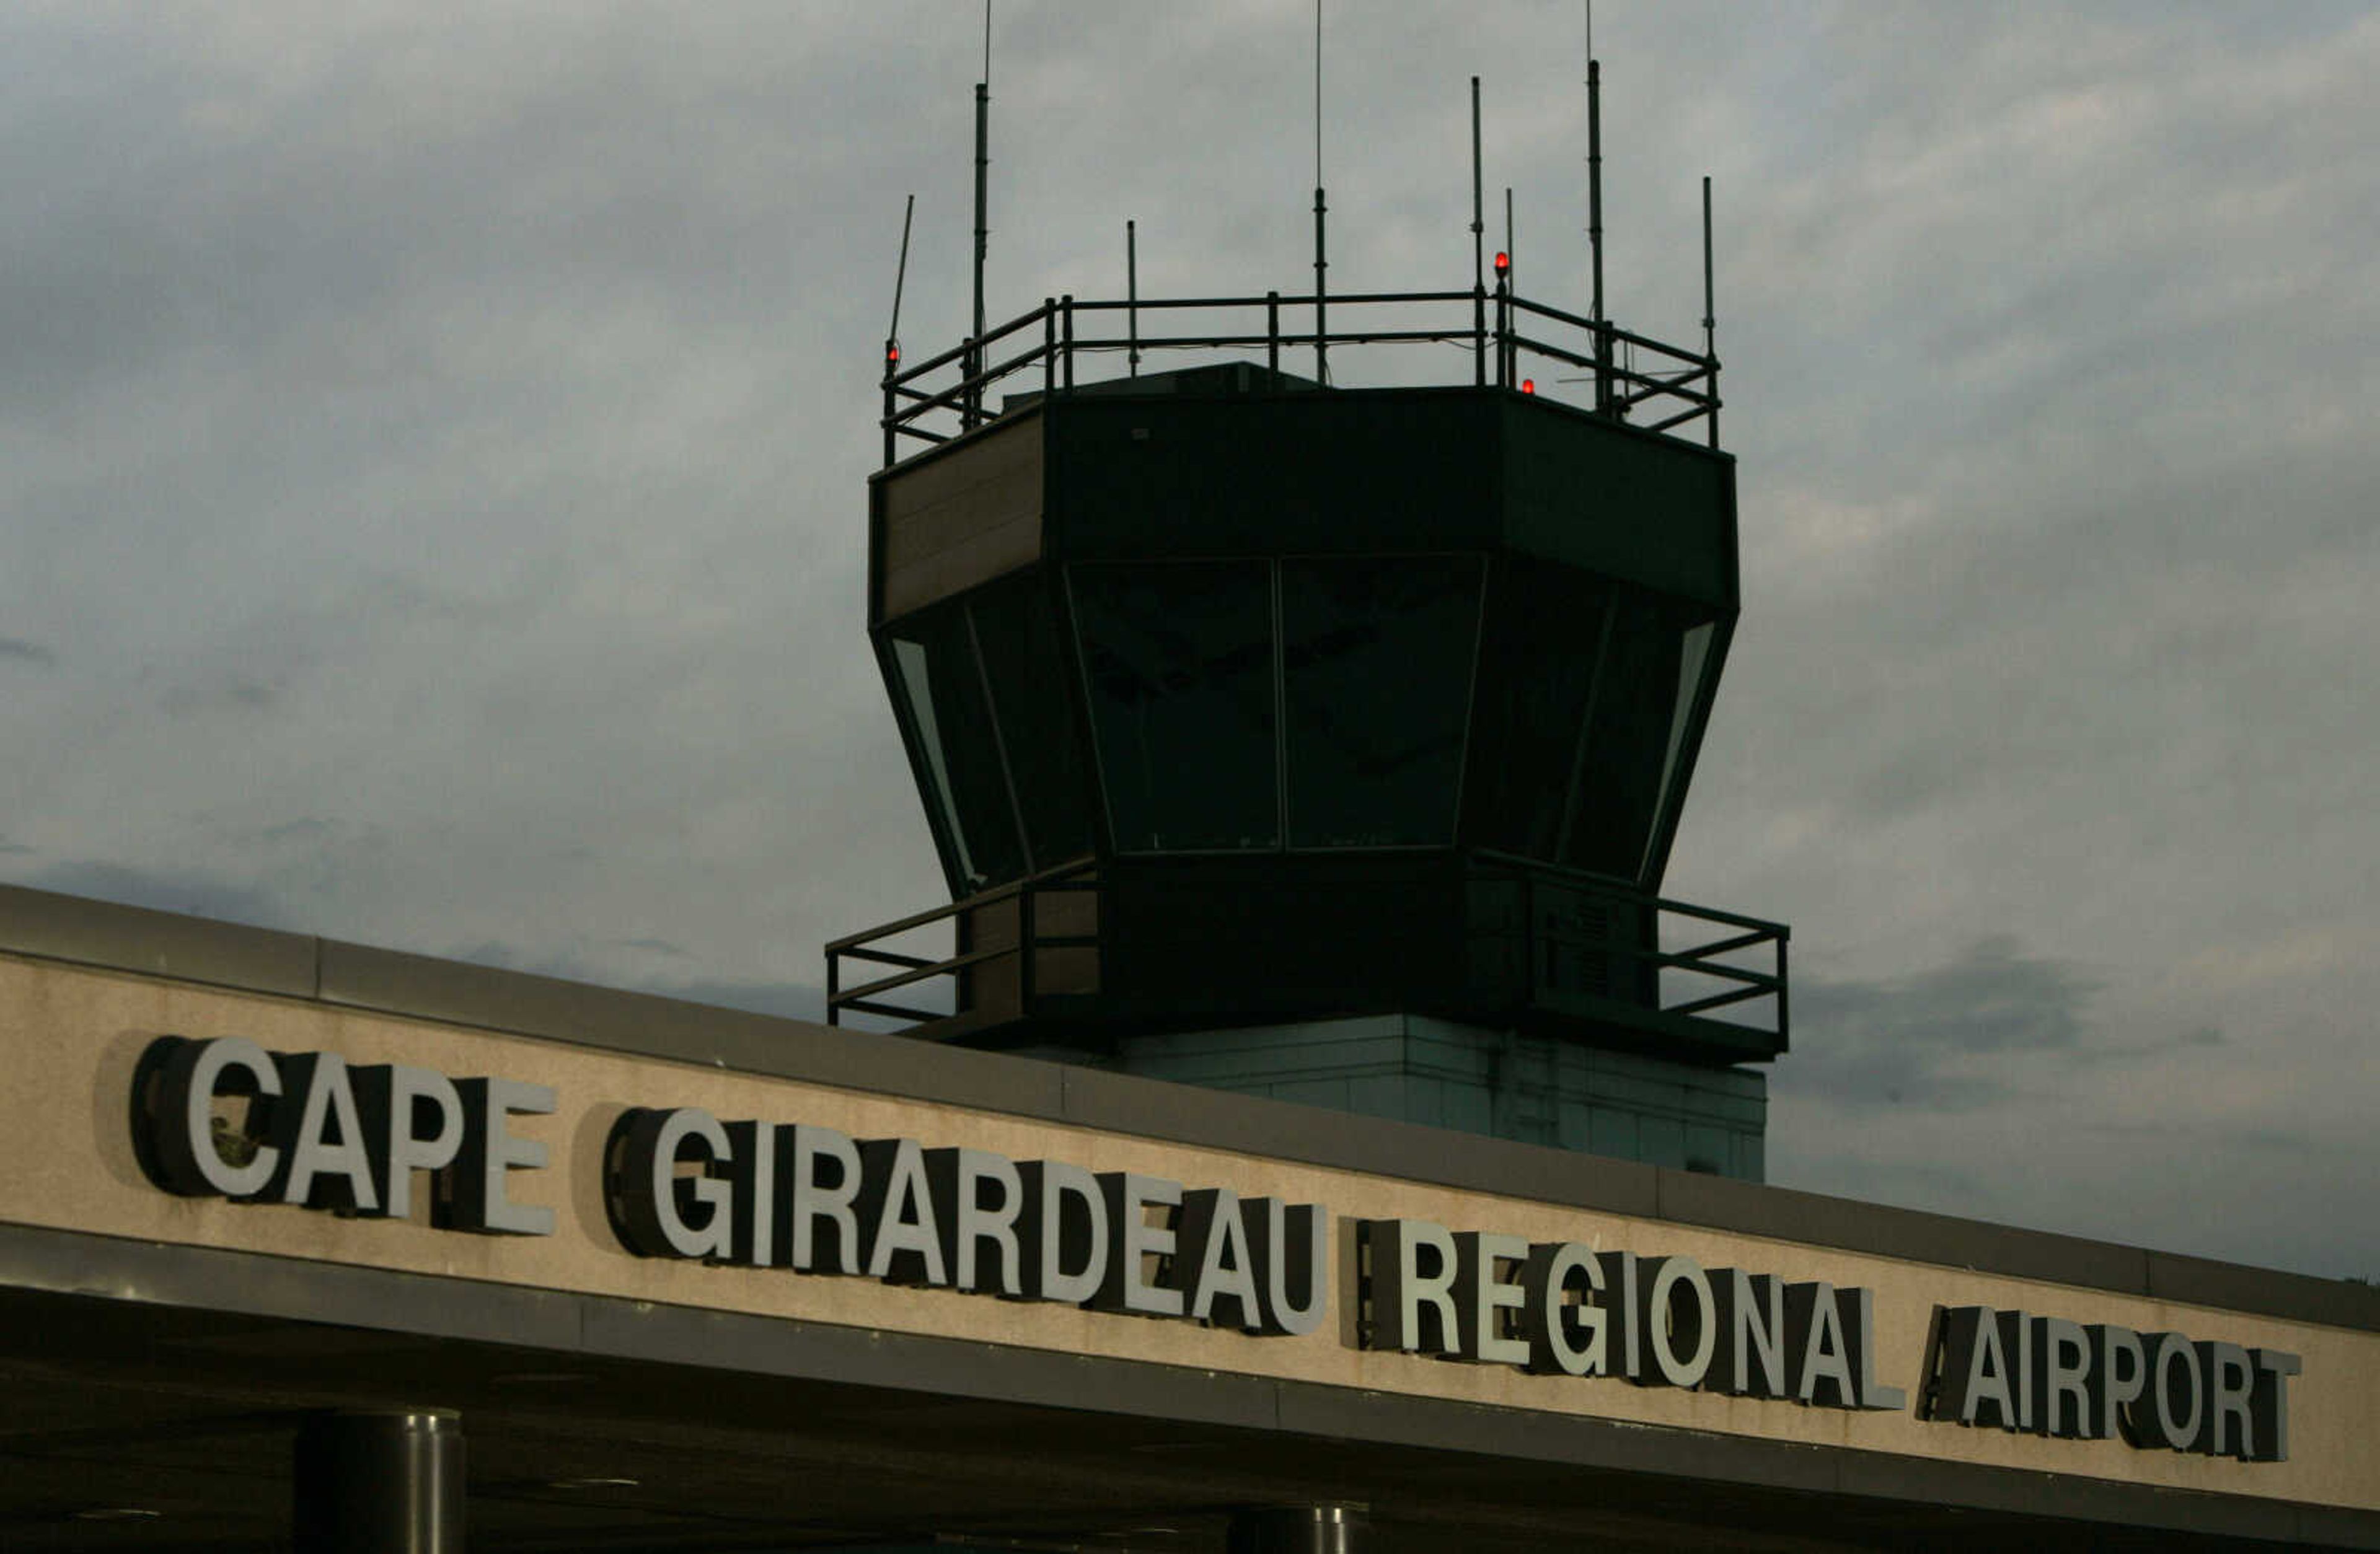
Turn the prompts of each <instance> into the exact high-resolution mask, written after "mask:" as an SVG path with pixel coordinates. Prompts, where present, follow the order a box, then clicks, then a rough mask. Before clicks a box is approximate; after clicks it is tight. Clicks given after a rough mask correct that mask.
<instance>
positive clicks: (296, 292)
mask: <svg viewBox="0 0 2380 1554" xmlns="http://www.w3.org/2000/svg"><path fill="white" fill-rule="evenodd" d="M1328 16H1329V28H1328V42H1327V45H1326V71H1325V93H1326V111H1325V118H1326V127H1325V135H1324V140H1325V146H1324V156H1325V164H1326V176H1327V178H1328V181H1329V184H1330V190H1331V196H1330V201H1331V209H1332V215H1331V222H1332V226H1331V242H1332V260H1333V268H1332V271H1331V279H1332V283H1333V285H1334V286H1336V287H1340V288H1342V289H1370V288H1380V289H1386V288H1400V289H1402V288H1406V287H1413V286H1440V285H1466V284H1467V283H1468V276H1469V236H1468V233H1467V231H1466V225H1467V223H1468V220H1469V189H1468V165H1467V164H1468V151H1467V145H1466V143H1465V142H1466V131H1467V117H1468V106H1467V86H1466V79H1467V78H1468V77H1469V76H1470V75H1472V74H1474V73H1476V74H1479V75H1481V76H1483V77H1484V78H1485V79H1486V95H1487V103H1488V105H1487V115H1486V116H1487V136H1486V140H1487V163H1488V181H1489V183H1490V185H1491V187H1492V188H1494V189H1496V190H1500V189H1501V188H1503V187H1504V186H1507V185H1509V186H1511V187H1512V188H1513V189H1514V190H1515V203H1516V207H1517V212H1518V221H1517V225H1518V228H1519V234H1518V242H1517V243H1516V245H1515V248H1516V253H1517V254H1518V256H1519V261H1520V270H1521V273H1522V276H1523V280H1524V290H1526V291H1528V292H1529V293H1531V294H1533V295H1536V296H1540V297H1547V298H1548V299H1551V300H1555V301H1558V302H1566V303H1568V304H1570V305H1572V306H1574V307H1583V306H1584V302H1585V241H1584V237H1583V236H1582V235H1581V232H1580V228H1581V227H1582V226H1583V225H1584V221H1585V210H1584V205H1585V194H1584V177H1583V167H1582V159H1583V154H1584V150H1585V101H1584V92H1583V91H1582V89H1581V86H1580V77H1581V74H1582V67H1581V62H1580V53H1581V37H1580V30H1581V29H1580V17H1579V7H1578V6H1575V5H1570V4H1542V5H1521V4H1510V3H1501V0H1468V3H1464V4H1447V5H1423V4H1419V3H1411V4H1389V3H1380V0H1366V3H1365V4H1362V5H1360V6H1358V5H1357V4H1354V0H1329V11H1328ZM979 20H980V17H979V12H978V11H977V9H976V8H975V7H974V6H972V5H970V4H968V3H966V0H868V3H865V4H862V3H858V0H854V3H851V4H844V5H828V4H793V3H787V0H772V3H771V4H766V5H748V6H745V5H733V4H725V3H719V0H712V3H709V4H705V5H701V6H661V5H652V6H624V5H616V4H612V3H610V0H568V3H566V4H550V5H526V4H524V5H517V6H505V7H496V6H472V7H465V8H460V9H454V10H449V9H445V8H443V7H441V6H436V5H429V4H424V3H422V0H399V3H388V4H381V3H377V0H374V3H364V0H355V3H349V4H342V5H337V6H320V5H316V4H313V3H311V0H307V3H297V0H287V3H277V0H276V3H271V4H267V3H259V0H243V3H240V4H236V5H235V4H226V5H223V6H197V5H189V6H175V7H170V8H165V7H156V6H149V5H146V4H127V5H122V6H109V5H103V4H99V3H95V0H67V3H60V4H55V5H52V4H38V3H32V0H16V3H14V4H11V5H8V6H6V8H5V10H0V170H5V171H4V172H0V176H4V177H5V184H0V187H5V188H6V200H5V203H0V878H5V879H6V880H13V881H16V882H20V883H26V884H32V885H39V886H42V887H46V888H49V889H55V890H64V891H70V892H80V893H84V894H90V895H95V896H103V897H107V898H111V899H116V900H122V901H130V902H137V903H140V904H149V905H156V906H164V907H170V908H175V909H179V910H187V911H195V912H200V913H206V914H210V915H213V916H218V917H229V918H235V919H239V920H242V921H249V922H257V923H264V924H270V925H273V926H277V927H285V928H292V929H303V930H306V931H311V932H319V933H324V934H329V935H334V936H337V937H341V938H347V939H353V940H359V941H367V942H373V943H380V944H387V945H394V946H398V947H402V948H406V949H410V950H417V951H422V952H426V953H433V954H441V955H451V956H466V957H471V958H475V959H480V960H489V961H494V962H498V963H501V964H506V965H516V966H522V967H528V968H533V969H539V970H546V971H553V972H558V973H561V974H564V975H570V976H577V977H586V978H589V979H592V980H597V981H602V982H607V983H613V984H619V985H625V986H635V987H644V988H653V989H662V990H665V991H674V992H680V993H684V994H686V995H688V996H694V997H700V998H708V999H712V1000H715V1001H722V1002H739V1003H745V1004H749V1005H752V1006H755V1007H761V1008H766V1009H771V1010H776V1011H779V1012H785V1013H815V1011H816V1008H817V998H818V995H817V993H816V990H815V989H816V987H817V984H818V983H819V982H820V978H821V968H820V953H819V946H820V943H821V941H824V940H826V939H828V938H830V937H832V936H834V935H837V934H839V933H842V932H845V931H848V930H851V929H858V928H862V927H866V926H868V925H870V924H873V923H877V922H880V921H884V920H887V919H890V918H892V917H899V916H903V915H905V914H907V913H909V912H911V911H915V910H917V909H919V908H921V907H924V906H927V905H930V904H934V903H936V902H937V901H939V900H941V899H943V895H942V891H943V887H942V883H941V877H940V874H939V871H938V870H937V868H936V867H935V865H934V862H933V859H932V856H931V851H930V846H929V841H928V836H927V832H926V828H925V825H924V823H923V819H922V816H921V811H920V809H919V807H918V802H917V797H916V795H915V792H914V790H913V789H912V788H911V786H910V783H909V782H908V779H907V776H906V774H905V767H904V765H903V762H902V759H901V756H900V751H899V746H898V743H897V738H896V735H895V732H894V729H893V724H892V717H891V714H890V712H889V710H887V708H886V706H885V703H884V700H883V694H882V691H881V688H880V684H879V682H878V681H877V678H876V675H875V671H874V669H873V666H872V664H871V662H870V660H869V658H868V652H867V649H866V641H865V637H864V630H863V627H864V616H865V597H864V566H865V546H864V532H865V521H864V520H865V512H866V505H865V479H866V476H867V474H868V470H869V468H870V467H872V464H873V462H874V458H875V455H876V453H877V449H878V438H877V435H876V432H875V429H874V424H873V420H874V417H875V415H876V411H877V403H876V396H875V393H874V389H873V382H874V378H875V373H876V367H877V357H878V350H879V346H880V340H881V338H882V335H883V334H884V331H885V327H886V314H887V310H888V309H889V306H890V303H891V297H892V261H893V257H894V252H895V249H896V247H897V244H898V240H899V233H900V219H901V204H902V196H903V195H904V194H905V193H907V192H909V191H912V190H914V191H915V192H916V193H917V235H916V238H915V245H914V250H913V254H912V259H911V273H910V278H909V285H908V296H907V299H906V302H905V311H904V316H903V322H902V334H903V335H904V336H905V338H906V339H907V341H908V342H909V343H910V349H911V352H912V355H913V358H914V357H916V356H917V355H918V354H919V353H922V352H925V351H930V350H937V349H940V348H941V346H945V345H948V344H951V343H954V342H955V340H956V339H957V337H958V335H959V334H960V333H961V331H962V329H963V327H964V322H965V307H966V269H965V266H966V246H967V228H968V225H969V221H968V209H967V200H968V179H969V176H970V171H969V166H968V155H969V152H968V137H969V133H970V115H971V112H972V109H971V103H970V91H971V83H972V82H973V81H974V79H976V75H977V69H978V67H979V62H980V56H979V52H978V51H979V49H980V46H981V39H980V34H979V31H978V26H979ZM1311 29H1312V11H1311V8H1310V6H1305V5H1303V4H1300V3H1297V0H1289V3H1276V0H1215V3H1211V4H1208V3H1196V0H1178V3H1169V4H1162V5H1160V4H1157V3H1155V0H1147V3H1131V4H1091V3H1088V0H1082V3H1077V4H1071V5H1068V4H1052V3H1044V4H1038V5H1032V4H1026V3H1023V0H1000V5H999V10H998V16H997V19H996V27H995V34H994V44H993V61H992V88H993V94H994V99H995V105H994V130H993V140H994V146H993V154H994V162H993V166H992V176H991V189H992V204H993V213H992V225H993V236H992V240H991V262H990V292H991V299H992V300H991V311H992V312H993V314H994V315H995V316H996V317H997V316H1006V315H1007V314H1010V313H1014V312H1017V311H1021V310H1024V309H1026V308H1027V307H1029V306H1031V305H1032V304H1033V303H1035V302H1037V301H1038V299H1039V298H1040V297H1043V296H1045V295H1050V294H1055V293H1060V292H1067V291H1072V292H1076V293H1081V294H1086V295H1090V294H1106V295H1115V294H1117V293H1120V292H1121V290H1122V285H1123V223H1124V221H1125V219H1126V218H1128V217H1130V218H1135V219H1137V221H1138V222H1139V230H1140V239H1141V282H1142V286H1143V289H1144V291H1145V292H1147V293H1164V292H1172V293H1174V294H1177V295H1178V294H1183V293H1187V292H1193V291H1196V292H1201V293H1207V294H1213V293H1216V292H1243V293H1246V292H1259V291H1262V290H1264V289H1266V288H1268V287H1279V288H1281V289H1283V290H1288V291H1294V290H1297V289H1300V288H1301V287H1303V286H1305V285H1306V284H1307V283H1308V277H1309V275H1310V272H1308V271H1307V270H1306V269H1305V266H1306V264H1307V262H1308V260H1309V249H1308V247H1307V245H1308V244H1309V242H1310V233H1311V226H1310V224H1311V220H1312V217H1311V214H1310V205H1311V198H1312V196H1311V189H1312V180H1313V169H1312V157H1313V141H1312V134H1313V126H1312V117H1311V114H1312V97H1311V94H1312V91H1313V78H1312V69H1313V57H1312V53H1311V50H1312V31H1311ZM1597 33H1598V36H1597V44H1598V52H1599V53H1600V54H1601V55H1602V56H1603V58H1604V61H1605V69H1606V79H1607V91H1606V148H1607V152H1608V159H1607V164H1606V174H1607V178H1606V187H1607V195H1608V209H1609V228H1610V235H1609V248H1608V251H1609V275H1610V293H1611V298H1612V308H1613V311H1614V314H1615V316H1616V317H1618V318H1619V320H1620V321H1621V322H1622V323H1623V324H1626V325H1628V326H1630V327H1633V328H1637V329H1640V330H1643V331H1645V332H1646V333H1650V334H1656V335H1660V336H1664V337H1668V338H1672V339H1677V340H1680V341H1683V342H1692V341H1694V339H1696V338H1697V336H1698V319H1699V314H1700V297H1699V289H1700V287H1699V282H1700V275H1699V267H1698V265H1697V263H1696V262H1695V261H1696V260H1697V258H1698V257H1699V256H1698V253H1697V251H1696V237H1695V220H1696V214H1695V201H1696V180H1697V179H1698V178H1699V176H1701V175H1702V174H1704V173H1706V172H1707V173H1710V174H1712V175H1713V176H1715V178H1716V180H1717V188H1718V312H1719V318H1720V333H1719V346H1720V353H1721V355H1722V356H1723V357H1724V358H1725V360H1726V362H1727V373H1726V389H1727V395H1728V401H1729V409H1728V415H1727V423H1726V431H1727V433H1728V443H1729V445H1730V448H1731V449H1732V451H1733V452H1734V453H1735V454H1736V455H1738V456H1739V457H1740V459H1741V461H1742V463H1741V468H1740V486H1741V500H1742V515H1743V573H1744V594H1745V601H1746V604H1745V612H1744V616H1743V622H1742V624H1741V626H1740V628H1739V631H1738V635H1737V637H1736V648H1735V652H1734V656H1733V659H1732V661H1731V662H1730V665H1729V668H1728V674H1727V678H1726V680H1725V682H1724V683H1723V684H1722V686H1721V687H1720V693H1719V702H1718V710H1717V713H1716V716H1715V718H1714V721H1713V723H1712V726H1711V731H1710V737H1709V741H1708V744H1707V745H1706V749H1705V752H1704V756H1703V759H1702V764H1701V768H1700V771H1699V773H1698V776H1697V783H1696V787H1695V791H1694V796H1693V798H1692V799H1691V800H1690V802H1689V804H1688V806H1687V810H1686V816H1685V823H1684V827H1683V830H1682V834H1681V838H1680V841H1679V844H1678V849H1677V853H1676V856H1675V861H1674V864H1673V867H1672V869H1671V873H1670V893H1671V894H1674V895H1678V896H1682V897H1684V898H1685V899H1688V900H1694V901H1703V902H1708V903H1710V904H1715V905H1723V906H1727V907H1731V908H1734V909H1737V910H1742V911H1748V912H1753V913H1755V914H1759V915H1761V916H1765V917H1774V918H1779V919H1782V920H1785V921H1788V922H1790V923H1791V924H1792V925H1793V933H1794V940H1793V946H1794V974H1795V984H1794V986H1795V995H1794V1032H1793V1034H1794V1050H1793V1051H1792V1052H1791V1054H1790V1055H1789V1056H1788V1057H1787V1058H1785V1059H1784V1060H1783V1061H1782V1062H1780V1063H1779V1065H1778V1067H1777V1069H1776V1071H1775V1075H1774V1079H1773V1104H1772V1110H1771V1122H1770V1142H1769V1156H1768V1158H1769V1163H1770V1176H1771V1179H1772V1180H1775V1181H1778V1182H1781V1183H1785V1184H1791V1185H1796V1186H1803V1187H1809V1188H1815V1189H1818V1190H1822V1191H1828V1192H1836V1193H1843V1194H1848V1195H1851V1196H1860V1197H1865V1198H1873V1199H1878V1200H1884V1201H1888V1202H1895V1203H1904V1204H1911V1205H1915V1206H1918V1207H1923V1208H1937V1209H1942V1210H1946V1211H1949V1212H1954V1213H1960V1214H1972V1215H1979V1216H1983V1217H1985V1218H1990V1219H1996V1220H2010V1221H2013V1222H2016V1223H2020V1224H2026V1225H2033V1226H2038V1227H2043V1228H2047V1229H2054V1230H2061V1231H2070V1232H2080V1233H2084V1234H2089V1235H2095V1236H2105V1237H2110V1238H2114V1239H2118V1240H2123V1241H2130V1242H2138V1243H2145V1244H2151V1245H2155V1246H2161V1247H2167V1248H2171V1249H2176V1250H2181V1251H2189V1252H2198V1253H2204V1254H2208V1255H2212V1256H2218V1257H2234V1258H2240V1259H2243V1260H2247V1261H2252V1262H2258V1263H2268V1264H2272V1265H2276V1266H2280V1267H2286V1268H2291V1269H2301V1270H2304V1271H2308V1272H2313V1273H2319V1274H2325V1275H2338V1276H2344V1275H2359V1276H2363V1277H2372V1276H2374V1275H2380V1211H2375V1210H2374V1204H2375V1203H2380V1145H2375V1143H2374V1117H2375V1116H2380V1055H2375V1051H2376V1050H2375V1047H2374V1042H2373V1040H2372V1039H2371V1034H2370V1032H2371V1022H2372V1018H2373V1011H2374V1009H2375V1008H2380V955H2376V954H2375V953H2374V945H2375V944H2380V804H2375V797H2376V796H2380V782H2375V778H2374V772H2375V771H2380V691H2375V689H2374V685H2375V681H2380V676H2375V675H2374V673H2373V671H2372V665H2373V662H2374V658H2375V656H2380V611H2375V610H2374V607H2373V601H2374V599H2375V597H2380V452H2375V450H2374V442H2373V430H2374V429H2373V411H2374V405H2375V402H2380V401H2375V394H2374V390H2375V382H2374V360H2375V359H2380V156H2375V155H2374V147H2380V93H2375V92H2374V90H2373V86H2374V82H2375V81H2380V12H2375V11H2374V9H2373V8H2372V7H2370V6H2342V5H2323V4H2313V3H2308V0H2298V3H2293V4H2291V5H2288V6H2269V5H2263V4H2238V5H2223V6H2216V5H2200V4H2178V3H2174V0H2156V3H2154V4H2138V5H2120V4H2107V5H2099V6H2091V7H2088V8H2084V7H2050V6H2022V7H2016V6H1973V5H1969V4H1964V3H1944V4H1936V5H1917V4H1900V5H1887V4H1880V3H1879V4H1872V5H1848V4H1845V5H1831V4H1803V5H1774V6H1753V5H1747V4H1737V3H1699V4H1697V3H1670V0H1664V3H1662V4H1660V5H1658V6H1657V5H1654V4H1652V3H1650V0H1633V3H1623V0H1606V4H1605V5H1604V6H1601V7H1600V8H1599V14H1598V15H1597ZM1454 365H1455V366H1456V367H1457V368H1458V369H1459V368H1460V367H1461V365H1462V364H1461V363H1460V362H1459V361H1456V362H1455V363H1454ZM1565 392H1566V391H1565Z"/></svg>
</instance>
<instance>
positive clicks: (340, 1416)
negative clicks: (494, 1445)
mask: <svg viewBox="0 0 2380 1554" xmlns="http://www.w3.org/2000/svg"><path fill="white" fill-rule="evenodd" d="M292 1465H293V1467H294V1468H295V1470H296V1471H295V1473H294V1475H293V1479H294V1484H295V1493H294V1497H293V1516H292V1530H293V1534H294V1536H293V1544H294V1547H295V1548H296V1550H297V1554H334V1550H335V1551H340V1554H462V1551H463V1418H462V1415H461V1414H456V1413H455V1412H454V1411H453V1410H452V1409H443V1408H402V1409H387V1410H376V1411H362V1410H357V1411H352V1412H350V1411H345V1410H342V1411H339V1412H336V1413H324V1414H313V1415H310V1417H309V1418H308V1419H307V1420H306V1422H305V1423H304V1424H303V1425H301V1426H299V1427H298V1430H297V1449H296V1452H295V1457H294V1462H293V1464H292Z"/></svg>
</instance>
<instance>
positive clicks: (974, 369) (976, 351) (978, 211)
mask: <svg viewBox="0 0 2380 1554" xmlns="http://www.w3.org/2000/svg"><path fill="white" fill-rule="evenodd" d="M990 167H991V0H983V76H982V79H979V80H977V82H976V83H975V329H974V332H973V333H971V334H968V336H967V378H968V380H969V382H968V388H967V393H966V424H967V425H968V427H969V428H970V429H972V428H973V427H974V426H975V425H976V423H977V421H978V420H979V419H981V417H982V410H983V389H982V386H981V385H980V384H977V383H976V382H974V380H975V379H976V378H977V376H979V375H980V374H981V373H982V371H983V261H984V256H985V255H986V254H988V253H990V251H991V227H990V217H989V215H988V214H987V210H988V203H987V192H986V191H987V188H988V186H989V182H990V179H989V173H990Z"/></svg>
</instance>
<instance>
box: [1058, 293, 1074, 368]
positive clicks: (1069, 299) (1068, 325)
mask: <svg viewBox="0 0 2380 1554" xmlns="http://www.w3.org/2000/svg"><path fill="white" fill-rule="evenodd" d="M1058 307H1059V309H1060V310H1061V311H1062V313H1063V314H1064V315H1065V329H1064V331H1063V334H1064V338H1065V346H1064V350H1065V353H1066V369H1065V373H1064V379H1065V384H1066V387H1068V388H1069V389H1071V388H1073V387H1074V386H1075V297H1074V294H1073V293H1072V292H1069V293H1067V294H1066V295H1065V296H1064V297H1061V298H1060V299H1059V301H1058Z"/></svg>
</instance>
